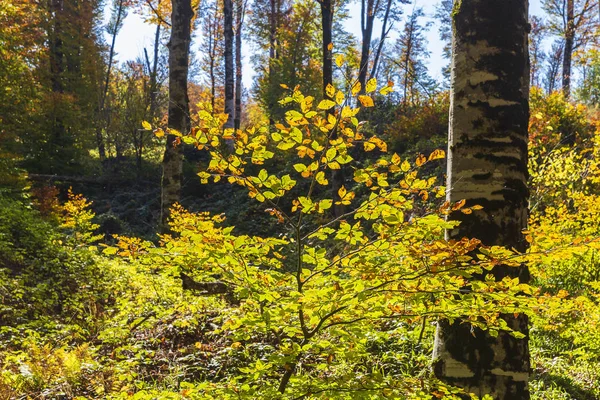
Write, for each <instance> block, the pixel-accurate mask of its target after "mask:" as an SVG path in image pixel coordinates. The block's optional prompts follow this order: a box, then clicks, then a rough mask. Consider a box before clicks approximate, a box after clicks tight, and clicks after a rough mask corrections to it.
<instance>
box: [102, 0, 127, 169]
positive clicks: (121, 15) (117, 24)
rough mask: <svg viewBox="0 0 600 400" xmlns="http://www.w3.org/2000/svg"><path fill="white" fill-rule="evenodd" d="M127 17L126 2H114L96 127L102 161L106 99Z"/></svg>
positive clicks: (103, 157)
mask: <svg viewBox="0 0 600 400" xmlns="http://www.w3.org/2000/svg"><path fill="white" fill-rule="evenodd" d="M126 16H127V10H126V9H125V0H114V1H113V5H112V8H111V17H110V21H109V23H108V25H107V27H106V31H107V32H108V34H109V35H111V43H110V50H109V53H108V64H107V66H106V76H105V78H104V87H103V88H102V92H101V93H100V104H99V105H98V111H99V114H100V120H101V121H102V122H101V123H99V124H98V126H97V127H96V144H97V146H98V154H99V156H100V161H104V160H105V159H106V148H105V144H104V138H103V137H102V131H103V130H106V126H107V125H108V122H107V121H108V120H109V117H108V116H107V115H106V109H105V106H106V98H107V96H108V88H109V84H110V75H111V71H112V64H113V58H114V56H115V43H116V41H117V35H118V33H119V30H120V29H121V27H122V26H123V20H124V19H125V17H126Z"/></svg>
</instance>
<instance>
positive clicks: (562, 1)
mask: <svg viewBox="0 0 600 400" xmlns="http://www.w3.org/2000/svg"><path fill="white" fill-rule="evenodd" d="M542 6H543V8H544V10H545V11H546V13H548V16H549V19H548V29H549V31H550V32H551V33H553V34H555V35H558V36H560V37H561V38H562V40H563V43H564V48H563V58H562V61H563V62H562V89H563V94H564V95H565V97H566V98H569V96H570V94H571V75H572V71H571V70H572V64H573V53H574V52H575V51H576V50H578V49H580V48H582V47H584V46H585V45H586V44H587V43H588V42H589V40H590V39H591V38H592V35H593V33H594V31H595V29H596V27H597V26H598V14H597V13H596V10H597V7H598V1H597V0H543V2H542Z"/></svg>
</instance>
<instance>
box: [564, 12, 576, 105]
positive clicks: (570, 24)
mask: <svg viewBox="0 0 600 400" xmlns="http://www.w3.org/2000/svg"><path fill="white" fill-rule="evenodd" d="M566 22H567V29H566V30H565V47H564V51H563V70H562V75H563V76H562V86H563V88H562V89H563V94H564V96H565V99H568V98H569V96H571V65H572V59H573V47H574V45H575V0H567V21H566Z"/></svg>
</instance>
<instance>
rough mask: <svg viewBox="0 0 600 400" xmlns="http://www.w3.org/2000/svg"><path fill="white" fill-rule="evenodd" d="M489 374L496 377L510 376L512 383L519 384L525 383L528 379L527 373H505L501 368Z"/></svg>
mask: <svg viewBox="0 0 600 400" xmlns="http://www.w3.org/2000/svg"><path fill="white" fill-rule="evenodd" d="M490 372H491V373H492V374H494V375H498V376H510V377H511V378H512V379H513V380H514V381H519V382H526V381H527V380H528V379H529V374H528V373H527V372H516V371H505V370H503V369H502V368H494V369H493V370H491V371H490Z"/></svg>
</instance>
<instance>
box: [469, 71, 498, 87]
mask: <svg viewBox="0 0 600 400" xmlns="http://www.w3.org/2000/svg"><path fill="white" fill-rule="evenodd" d="M498 79H500V78H499V77H498V75H495V74H492V73H489V72H487V71H476V72H473V73H472V74H471V76H469V78H468V82H469V84H470V85H473V86H475V85H480V84H482V83H484V82H490V81H497V80H498Z"/></svg>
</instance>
